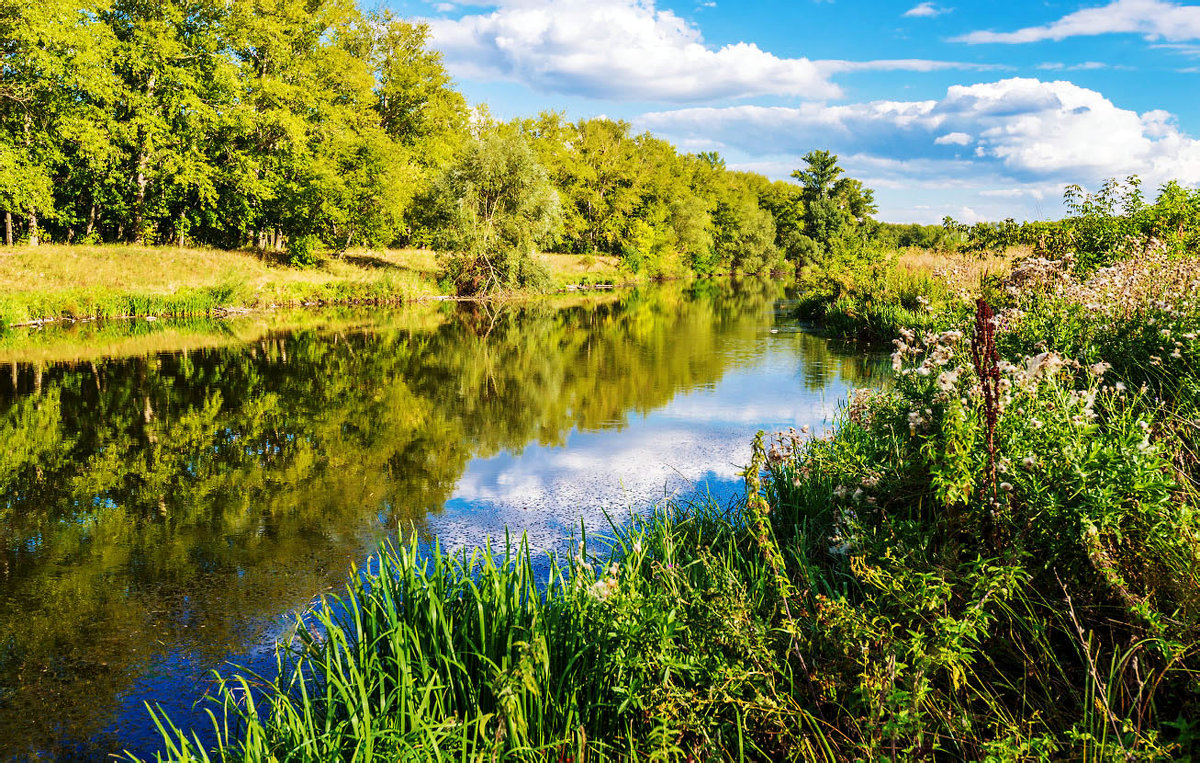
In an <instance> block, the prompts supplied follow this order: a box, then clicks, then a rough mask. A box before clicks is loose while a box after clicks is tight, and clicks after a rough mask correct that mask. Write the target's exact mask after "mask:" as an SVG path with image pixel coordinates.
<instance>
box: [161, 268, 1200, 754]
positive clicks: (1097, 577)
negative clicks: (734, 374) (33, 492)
mask: <svg viewBox="0 0 1200 763" xmlns="http://www.w3.org/2000/svg"><path fill="white" fill-rule="evenodd" d="M1198 286H1200V260H1197V259H1196V258H1187V257H1184V258H1175V259H1172V258H1167V257H1164V256H1161V255H1153V254H1152V255H1139V256H1137V257H1135V258H1133V259H1129V260H1126V261H1122V262H1119V263H1117V265H1115V266H1114V267H1113V268H1110V269H1104V270H1098V271H1090V272H1080V271H1075V270H1072V269H1071V268H1069V267H1067V266H1066V265H1064V264H1063V263H1061V262H1059V263H1055V262H1051V261H1045V260H1038V259H1028V260H1025V261H1021V262H1018V263H1016V264H1015V267H1014V268H1013V269H1012V271H1011V272H1010V273H1009V274H1008V275H1007V276H1006V277H1004V278H1000V279H996V280H995V281H994V282H991V283H985V289H984V292H985V296H986V297H987V299H988V300H989V301H990V304H988V303H986V302H985V304H984V305H983V306H978V305H975V304H974V297H975V296H977V294H970V293H963V294H959V295H958V298H959V300H960V301H961V302H963V303H965V304H967V305H973V306H972V307H971V308H968V309H964V308H963V307H962V305H958V304H957V303H950V304H949V305H948V307H947V308H946V309H940V308H939V307H938V306H936V305H935V306H934V307H933V308H932V309H928V308H926V307H925V306H924V305H923V303H920V302H919V301H918V302H917V304H918V305H920V306H921V313H919V314H920V315H929V316H931V317H930V318H929V320H930V321H934V320H936V321H945V322H946V325H947V326H948V328H946V329H945V330H943V331H928V332H915V331H913V330H912V328H911V327H908V326H904V325H903V324H902V323H899V322H898V323H897V324H896V326H897V334H898V336H897V339H898V340H899V341H898V343H897V344H896V346H895V354H894V356H893V368H894V369H895V376H894V378H893V383H892V385H891V387H890V388H889V389H887V390H886V391H876V392H870V393H866V392H863V393H859V394H856V395H854V396H852V398H851V399H850V401H849V402H848V403H847V404H846V405H845V407H844V408H843V410H842V413H841V416H840V418H839V421H838V425H837V427H836V429H835V430H834V432H833V433H831V434H830V435H828V436H826V437H821V438H813V437H811V436H810V435H809V434H808V433H807V432H788V433H783V434H781V435H780V436H779V437H778V438H777V439H776V440H775V441H774V442H766V443H763V442H760V443H758V444H757V445H756V449H755V459H754V462H753V463H752V464H751V466H750V468H749V469H748V471H747V487H748V491H747V494H748V499H747V501H745V502H744V503H742V504H739V505H737V506H733V507H727V508H720V507H715V506H710V505H702V506H692V507H675V508H674V509H671V510H668V511H666V512H663V513H660V514H658V515H656V516H654V517H651V518H649V519H645V520H634V521H633V522H632V523H630V524H628V525H625V526H623V527H622V528H621V529H620V530H619V531H617V533H616V536H615V537H614V538H613V539H611V540H610V541H609V543H611V546H608V545H606V544H605V543H604V542H603V541H598V540H597V539H595V538H593V539H590V540H588V541H587V542H586V543H585V544H583V545H581V546H579V547H578V548H572V549H570V551H569V552H568V553H567V554H564V555H562V556H560V557H559V558H558V561H557V564H556V566H554V567H553V569H552V570H551V572H550V578H549V582H548V584H546V586H545V588H544V589H540V588H539V581H538V580H537V578H536V576H535V575H534V574H533V567H532V565H531V562H530V558H529V554H528V553H527V552H526V551H524V550H523V549H521V548H519V547H518V548H514V549H511V550H510V554H509V555H506V556H503V557H492V556H489V555H487V554H484V555H481V556H474V557H470V558H464V559H462V560H457V559H450V558H447V557H445V556H436V557H435V558H434V559H432V560H428V559H424V560H423V559H418V558H417V555H416V553H415V551H414V550H413V549H399V550H385V552H384V554H383V560H382V561H381V563H380V566H379V568H378V569H374V570H373V572H372V574H371V575H368V576H366V577H365V578H363V579H358V578H356V582H355V583H354V584H353V585H352V586H351V588H350V589H349V590H348V591H347V592H346V594H345V596H344V597H343V598H342V599H340V600H339V602H338V603H337V604H336V605H334V606H332V607H327V608H324V609H322V610H319V611H317V612H315V613H313V614H312V615H311V619H310V620H309V621H308V622H309V625H311V626H315V627H313V628H312V630H309V628H308V627H305V628H302V629H300V631H299V632H298V634H297V636H296V638H295V639H294V640H293V641H292V642H290V643H288V644H284V645H281V652H280V654H281V662H280V667H281V669H282V675H281V678H280V679H279V680H278V682H276V683H274V684H273V685H272V686H267V687H264V689H265V697H264V699H265V702H264V704H262V705H260V706H259V708H258V710H259V714H257V715H252V714H250V713H248V712H247V711H246V709H245V708H246V705H245V704H244V703H243V702H241V701H240V697H242V696H244V694H245V693H246V692H248V691H250V690H251V689H250V685H249V684H248V683H246V682H245V681H244V680H243V679H241V678H236V677H235V678H232V679H229V680H228V681H226V682H225V683H224V684H223V685H222V691H221V692H220V693H219V700H220V701H221V702H222V703H223V707H222V708H220V709H218V710H217V711H216V717H217V718H223V719H225V720H224V723H225V724H226V725H224V726H223V727H222V728H223V729H224V731H223V732H222V734H221V739H220V744H221V746H222V747H223V754H224V755H225V756H226V757H232V758H235V759H265V758H268V757H272V756H276V757H282V756H286V754H287V751H289V750H297V749H305V750H311V751H313V753H312V754H313V756H314V757H316V758H321V759H328V758H339V759H340V758H348V757H354V758H356V759H364V760H366V759H393V758H396V757H401V756H403V755H416V756H422V757H426V758H440V757H455V758H463V757H472V758H473V757H479V756H484V755H486V756H501V757H514V758H518V759H545V758H554V759H557V760H565V759H568V758H572V759H583V758H584V757H586V758H587V759H604V758H612V759H631V758H634V757H639V758H640V757H654V756H658V757H661V758H663V759H674V758H678V759H683V758H689V757H690V758H693V759H714V758H715V759H739V760H745V759H756V760H767V759H770V760H777V759H805V760H831V761H832V760H843V759H883V758H887V759H892V760H898V759H915V758H929V757H948V758H953V759H984V758H987V759H993V760H1027V759H1088V760H1091V759H1096V760H1106V759H1122V760H1129V759H1138V760H1153V759H1179V758H1186V757H1188V756H1189V755H1195V754H1196V753H1197V751H1198V748H1200V741H1198V740H1200V733H1198V732H1200V728H1198V727H1197V724H1196V721H1195V720H1194V719H1195V718H1197V717H1198V716H1200V698H1198V696H1197V694H1196V692H1195V686H1194V681H1195V676H1196V675H1197V674H1200V648H1198V644H1200V586H1198V585H1197V580H1198V578H1200V523H1198V522H1197V519H1196V508H1197V500H1196V495H1197V489H1196V488H1197V476H1198V469H1197V461H1196V457H1195V453H1196V448H1195V443H1196V440H1197V435H1198V433H1200V406H1198V402H1200V373H1198V370H1200V346H1198V344H1197V342H1195V341H1194V340H1195V337H1196V335H1197V332H1200V307H1198V306H1197V305H1196V304H1195V303H1194V302H1193V300H1192V299H1191V295H1192V294H1194V293H1195V291H1196V288H1197V287H1198ZM926 298H927V299H929V297H926ZM876 302H878V303H879V304H881V305H886V304H889V303H888V302H886V301H884V300H883V299H881V298H880V299H877V300H876ZM891 304H893V306H896V305H895V303H891ZM897 307H898V308H902V309H904V310H908V311H912V310H913V308H911V307H904V306H903V305H899V306H897ZM993 308H995V316H994V317H993V315H992V314H991V313H992V309H993ZM972 310H973V311H974V312H971V311H972ZM897 315H900V313H897ZM923 320H924V319H923ZM401 602H402V603H403V606H401ZM297 654H298V655H299V657H298V661H296V660H297V658H296V657H294V656H293V655H297ZM317 686H320V687H322V691H321V693H320V698H319V699H318V698H317V693H316V691H315V689H316V687H317ZM305 691H308V692H309V693H308V694H307V695H306V694H305V693H304V692H305ZM305 697H309V698H308V699H305ZM246 729H249V731H248V732H247V731H246ZM167 736H168V738H169V739H170V740H171V741H172V744H173V745H175V746H174V747H173V748H172V749H171V750H170V752H169V755H168V757H169V758H170V759H180V760H199V759H203V757H204V752H203V751H202V750H200V749H199V747H198V746H197V745H196V744H195V743H194V742H192V741H189V738H188V737H187V736H186V735H185V734H181V733H179V732H174V731H171V730H170V729H168V734H167Z"/></svg>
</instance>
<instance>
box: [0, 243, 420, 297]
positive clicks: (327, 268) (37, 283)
mask: <svg viewBox="0 0 1200 763" xmlns="http://www.w3.org/2000/svg"><path fill="white" fill-rule="evenodd" d="M432 261H433V255H432V254H431V253H428V252H418V251H414V250H398V251H396V252H383V253H352V254H351V255H349V256H347V257H345V258H343V259H340V260H330V261H328V262H327V263H326V264H325V265H324V266H322V267H319V268H312V269H307V270H302V269H298V268H291V267H287V266H286V265H284V264H282V263H281V262H280V261H279V259H278V257H277V256H274V255H259V254H255V253H251V252H238V251H231V252H227V251H220V250H215V249H178V248H172V247H141V246H127V245H114V246H73V245H68V244H46V245H43V246H39V247H36V248H30V247H23V248H17V249H14V250H13V253H11V254H0V293H10V294H11V293H19V292H33V291H37V292H43V293H45V292H54V291H65V290H69V289H80V288H83V289H86V288H92V287H102V288H105V289H111V290H114V291H136V292H141V293H149V294H173V293H176V292H178V291H179V290H180V289H185V288H205V287H211V286H218V285H228V284H230V283H238V284H241V285H244V286H246V287H247V288H248V289H249V290H250V291H254V292H262V291H269V290H270V288H271V287H273V286H278V285H281V284H300V285H317V284H328V283H330V282H332V281H345V280H357V281H370V280H376V279H378V278H379V276H380V275H381V274H382V273H385V272H388V271H395V272H399V273H405V274H408V275H410V276H414V278H413V279H412V280H413V282H414V285H416V283H417V282H418V281H419V277H420V276H421V275H424V274H426V273H427V272H428V271H429V269H430V267H431V263H432ZM427 265H428V267H427ZM430 292H431V293H432V289H430Z"/></svg>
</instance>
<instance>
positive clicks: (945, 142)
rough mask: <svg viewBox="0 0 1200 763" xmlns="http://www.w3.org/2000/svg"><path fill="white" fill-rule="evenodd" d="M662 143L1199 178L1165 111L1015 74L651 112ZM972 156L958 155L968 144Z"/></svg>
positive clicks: (1198, 160) (1194, 152) (1029, 174)
mask: <svg viewBox="0 0 1200 763" xmlns="http://www.w3.org/2000/svg"><path fill="white" fill-rule="evenodd" d="M639 123H640V124H641V125H644V126H646V127H648V128H650V129H652V130H655V131H656V132H659V133H661V134H663V135H665V136H667V137H668V138H677V137H682V138H691V139H695V138H697V137H699V136H702V135H707V136H710V138H711V139H713V140H715V141H716V142H718V143H720V144H721V145H722V146H723V147H724V148H725V149H734V150H737V151H740V152H742V153H745V154H747V155H750V156H754V155H759V156H768V155H790V156H799V155H801V154H803V153H804V152H805V151H807V150H808V149H810V148H812V147H813V146H828V147H831V148H834V149H835V150H837V151H841V152H853V153H863V154H883V153H886V154H887V155H888V156H889V157H892V158H894V159H897V160H905V159H931V160H948V159H954V160H956V161H960V162H965V163H967V164H968V165H971V166H974V167H975V168H976V170H975V173H974V174H976V175H977V174H978V172H979V168H980V167H988V168H993V169H995V170H996V171H997V172H1000V173H1003V174H1004V175H1005V176H1007V177H1010V178H1013V179H1014V180H1020V181H1025V180H1041V181H1049V180H1058V179H1066V180H1067V181H1069V182H1076V181H1083V182H1087V181H1089V180H1091V179H1095V178H1100V177H1107V176H1117V175H1125V174H1132V173H1137V174H1139V175H1141V176H1143V177H1144V178H1146V179H1147V180H1148V181H1150V182H1161V181H1164V180H1167V179H1171V178H1178V179H1181V180H1184V181H1186V182H1200V141H1197V140H1194V139H1192V138H1190V137H1188V136H1187V135H1185V134H1184V133H1182V132H1181V131H1180V130H1179V128H1178V126H1177V125H1176V123H1175V121H1174V119H1173V118H1172V116H1171V115H1170V114H1168V113H1167V112H1164V111H1149V112H1145V113H1142V114H1139V113H1138V112H1136V111H1131V110H1128V109H1122V108H1119V107H1117V106H1116V105H1114V104H1113V103H1112V102H1111V101H1110V100H1108V99H1107V98H1105V97H1104V96H1103V95H1102V94H1100V93H1098V92H1096V91H1094V90H1090V89H1088V88H1084V87H1080V86H1078V85H1075V84H1073V83H1070V82H1064V81H1056V82H1043V81H1041V80H1037V79H1028V78H1011V79H1005V80H1000V81H998V82H991V83H983V84H978V85H956V86H953V87H951V88H949V89H948V90H947V92H946V95H945V96H944V97H943V98H941V99H938V100H928V101H874V102H870V103H857V104H846V105H832V106H830V105H823V104H801V105H799V106H797V107H782V106H777V107H762V106H733V107H727V108H691V109H679V110H675V111H666V112H656V113H650V114H646V115H644V116H643V117H641V118H640V120H639ZM968 145H973V146H974V148H973V149H972V150H970V151H969V152H967V153H966V155H964V148H965V147H966V146H968Z"/></svg>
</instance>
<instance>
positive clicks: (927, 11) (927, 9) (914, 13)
mask: <svg viewBox="0 0 1200 763" xmlns="http://www.w3.org/2000/svg"><path fill="white" fill-rule="evenodd" d="M952 10H954V9H953V8H940V7H938V6H937V5H934V4H933V3H920V4H919V5H916V6H914V7H912V8H909V9H908V10H907V11H905V12H904V15H905V16H907V17H913V18H933V17H934V16H941V15H942V14H943V13H949V12H950V11H952Z"/></svg>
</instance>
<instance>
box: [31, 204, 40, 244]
mask: <svg viewBox="0 0 1200 763" xmlns="http://www.w3.org/2000/svg"><path fill="white" fill-rule="evenodd" d="M29 245H30V246H37V245H38V222H37V213H36V212H30V213H29Z"/></svg>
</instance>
